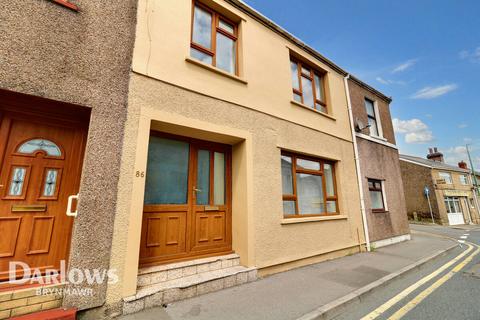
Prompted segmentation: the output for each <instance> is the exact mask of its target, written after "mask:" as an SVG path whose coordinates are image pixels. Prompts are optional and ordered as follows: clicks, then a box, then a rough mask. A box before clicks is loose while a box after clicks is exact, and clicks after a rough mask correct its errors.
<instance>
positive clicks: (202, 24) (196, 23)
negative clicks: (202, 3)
mask: <svg viewBox="0 0 480 320" xmlns="http://www.w3.org/2000/svg"><path fill="white" fill-rule="evenodd" d="M192 40H193V42H195V43H197V44H199V45H201V46H203V47H205V48H208V49H210V48H211V47H212V15H211V14H210V12H208V11H206V10H203V9H202V8H200V7H197V6H195V12H194V15H193V36H192Z"/></svg>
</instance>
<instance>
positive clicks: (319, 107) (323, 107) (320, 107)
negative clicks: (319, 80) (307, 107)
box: [315, 103, 328, 113]
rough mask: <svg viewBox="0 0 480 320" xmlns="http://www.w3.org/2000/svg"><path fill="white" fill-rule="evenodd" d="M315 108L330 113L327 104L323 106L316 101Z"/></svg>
mask: <svg viewBox="0 0 480 320" xmlns="http://www.w3.org/2000/svg"><path fill="white" fill-rule="evenodd" d="M315 109H317V110H318V111H320V112H323V113H328V112H327V108H325V106H322V105H321V104H320V103H315Z"/></svg>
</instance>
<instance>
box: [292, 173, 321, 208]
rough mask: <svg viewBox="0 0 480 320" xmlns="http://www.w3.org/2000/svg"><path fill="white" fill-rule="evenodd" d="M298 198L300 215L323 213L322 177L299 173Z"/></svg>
mask: <svg viewBox="0 0 480 320" xmlns="http://www.w3.org/2000/svg"><path fill="white" fill-rule="evenodd" d="M297 197H298V209H299V214H319V213H323V212H324V207H325V201H324V198H323V186H322V176H317V175H311V174H305V173H297Z"/></svg>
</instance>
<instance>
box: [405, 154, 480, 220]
mask: <svg viewBox="0 0 480 320" xmlns="http://www.w3.org/2000/svg"><path fill="white" fill-rule="evenodd" d="M400 167H401V169H402V178H403V184H404V191H405V199H406V204H407V212H408V216H409V218H410V219H413V218H414V215H416V216H417V217H419V218H421V219H422V220H431V218H430V216H431V214H430V206H431V210H432V213H433V216H434V219H435V222H436V223H440V224H443V225H458V224H467V223H474V224H478V223H480V216H479V212H478V197H477V195H476V194H475V193H474V192H473V190H474V188H473V183H472V177H471V175H470V170H469V169H468V166H467V164H466V163H465V162H463V161H462V162H460V163H459V164H458V166H452V165H449V164H446V163H444V159H443V154H442V153H441V152H440V151H438V149H437V148H433V149H432V148H430V149H429V154H428V155H427V159H423V158H419V157H414V156H409V155H403V154H402V155H400ZM425 189H428V191H427V192H428V194H429V198H430V204H429V201H428V198H427V196H426V192H425V191H426V190H425Z"/></svg>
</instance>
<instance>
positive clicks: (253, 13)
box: [226, 0, 392, 103]
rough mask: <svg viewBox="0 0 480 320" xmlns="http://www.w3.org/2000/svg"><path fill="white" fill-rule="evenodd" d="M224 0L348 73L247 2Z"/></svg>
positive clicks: (316, 56) (363, 84) (332, 65)
mask: <svg viewBox="0 0 480 320" xmlns="http://www.w3.org/2000/svg"><path fill="white" fill-rule="evenodd" d="M226 1H227V2H228V3H230V4H231V5H233V6H234V7H236V8H237V9H239V10H241V11H243V12H245V13H246V14H248V15H250V16H251V17H252V18H254V19H256V20H257V21H259V22H260V23H262V24H263V25H264V26H266V27H267V28H269V29H270V30H272V31H274V32H276V33H277V34H280V35H281V36H283V37H284V38H286V39H287V40H289V41H290V42H292V43H294V44H296V45H297V46H299V47H300V48H302V49H303V50H305V51H306V52H308V53H310V54H311V55H312V56H314V57H315V58H317V59H318V60H320V61H321V62H323V63H325V64H326V65H328V66H329V67H330V68H332V69H333V70H335V71H337V72H338V73H340V74H341V75H343V76H346V75H348V74H350V73H349V72H348V71H346V70H345V69H343V68H341V67H340V66H338V65H337V64H335V63H334V62H332V61H331V60H330V59H328V58H326V57H325V56H323V55H322V54H320V53H319V52H318V51H317V50H315V49H313V48H312V47H311V46H309V45H307V44H306V43H305V42H303V41H302V40H300V39H299V38H297V37H295V36H294V35H293V34H291V33H290V32H288V31H287V30H285V29H283V28H282V27H280V26H279V25H278V24H276V23H275V22H273V21H272V20H270V19H269V18H267V17H266V16H264V15H263V14H261V13H260V12H258V11H257V10H255V9H254V8H252V7H251V6H249V5H248V4H246V3H245V2H244V1H243V0H226ZM350 78H351V79H352V80H353V81H355V82H356V83H358V84H359V85H360V86H362V87H364V88H365V89H367V90H369V91H370V92H372V93H373V94H375V95H376V96H378V97H379V98H381V99H383V100H385V101H387V102H388V103H390V102H392V98H391V97H388V96H386V95H385V94H383V93H382V92H381V91H379V90H377V89H375V88H374V87H372V86H370V85H369V84H367V83H366V82H364V81H362V80H360V79H359V78H357V77H355V76H353V75H350Z"/></svg>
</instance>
